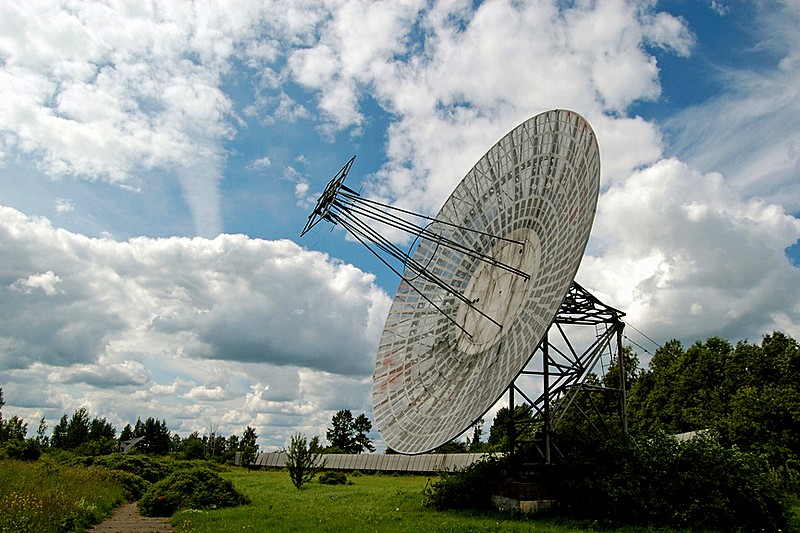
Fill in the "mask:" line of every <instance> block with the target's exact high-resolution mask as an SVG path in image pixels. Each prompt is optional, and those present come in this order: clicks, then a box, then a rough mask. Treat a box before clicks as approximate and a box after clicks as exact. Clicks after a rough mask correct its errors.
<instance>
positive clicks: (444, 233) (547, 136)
mask: <svg viewBox="0 0 800 533" xmlns="http://www.w3.org/2000/svg"><path fill="white" fill-rule="evenodd" d="M353 159H354V158H353ZM353 159H350V161H348V162H347V164H345V165H344V167H342V169H341V170H340V171H339V173H337V175H336V176H335V177H334V178H333V179H332V180H331V181H330V182H329V183H328V186H327V187H326V189H325V191H324V192H323V194H322V195H321V197H320V199H319V201H318V203H317V206H316V208H315V209H314V211H313V212H312V213H311V215H310V216H309V219H308V223H307V224H306V226H305V228H304V229H303V232H302V233H301V235H303V234H305V233H306V232H307V231H309V230H310V229H311V228H312V227H313V226H314V225H316V224H317V223H318V222H319V221H320V220H322V219H325V220H328V221H329V222H331V223H333V224H338V225H341V226H342V227H344V228H345V229H346V230H347V231H348V232H350V233H351V234H352V235H353V236H354V237H355V238H356V239H357V240H359V241H360V242H361V243H362V244H364V245H365V246H366V247H367V248H368V249H370V251H372V252H373V253H374V254H375V255H376V256H377V257H378V258H379V259H381V260H382V261H383V262H384V263H385V264H386V265H387V266H389V268H391V269H392V270H393V271H394V272H395V273H396V274H398V275H399V276H400V278H401V281H400V285H399V287H398V289H397V294H396V296H395V298H394V301H393V302H392V305H391V308H390V310H389V314H388V317H387V319H386V324H385V326H384V330H383V334H382V336H381V340H380V344H379V347H378V353H377V357H376V362H375V369H374V374H373V392H372V400H373V414H374V419H375V425H376V428H377V429H378V431H379V432H380V434H381V437H382V438H383V439H384V441H385V442H386V443H387V445H388V446H390V447H391V448H392V449H394V450H395V451H397V452H400V453H409V454H416V453H424V452H426V451H429V450H432V449H434V448H436V447H438V446H440V445H442V444H444V443H446V442H448V441H450V440H452V439H453V438H454V437H456V436H458V435H459V434H461V433H463V431H464V430H466V429H467V428H468V427H469V426H470V425H472V424H473V423H474V422H475V421H476V420H478V419H479V418H480V417H481V416H482V415H483V414H484V413H485V412H486V411H487V410H488V409H489V408H490V407H491V406H492V405H493V404H494V403H495V402H496V401H497V400H498V399H499V397H500V396H501V395H502V394H503V393H504V392H505V391H506V390H509V391H511V393H512V402H513V390H514V389H513V384H514V381H515V379H516V378H517V377H518V376H519V375H520V374H521V373H522V372H523V371H524V369H525V367H526V365H527V363H528V361H529V360H530V359H531V357H532V356H533V354H534V352H535V351H536V350H537V349H538V348H540V347H541V346H542V345H543V340H544V341H546V335H547V331H548V329H549V328H550V326H551V324H553V323H554V319H555V318H556V315H557V313H559V310H561V311H562V314H563V312H564V311H565V310H564V309H562V305H563V304H564V303H565V298H567V296H568V294H580V296H581V297H583V296H585V295H586V294H588V293H585V291H583V289H582V288H580V287H579V286H578V288H579V289H580V291H579V293H576V291H577V290H578V289H576V288H575V287H576V286H577V284H574V282H573V278H574V276H575V273H576V271H577V270H578V266H579V264H580V261H581V258H582V256H583V253H584V249H585V247H586V243H587V241H588V238H589V233H590V230H591V226H592V222H593V220H594V214H595V209H596V204H597V197H598V192H599V186H600V156H599V151H598V145H597V140H596V138H595V135H594V132H593V131H592V129H591V127H590V126H589V124H588V122H587V121H586V120H585V119H584V118H583V117H582V116H580V115H579V114H577V113H575V112H572V111H568V110H560V109H558V110H552V111H548V112H545V113H542V114H539V115H536V116H534V117H532V118H530V119H528V120H526V121H525V122H523V123H522V124H520V125H518V126H517V127H515V128H514V129H512V130H511V131H510V132H508V133H507V134H506V135H505V136H503V138H502V139H500V140H499V141H498V142H497V143H496V144H495V145H494V146H492V147H491V148H490V149H489V151H488V152H486V154H484V155H483V157H481V158H480V159H479V160H478V161H477V163H475V165H474V166H473V167H472V169H471V170H470V171H469V172H468V173H467V174H466V176H465V177H464V178H463V179H462V180H461V182H460V183H459V184H458V185H457V186H456V187H455V189H454V190H453V192H452V193H451V195H450V197H449V198H448V199H447V200H446V201H445V203H444V205H443V206H442V208H441V209H440V210H439V212H438V214H437V215H436V216H435V217H427V216H423V215H420V214H417V213H411V212H409V211H405V210H401V209H398V208H395V207H392V206H388V205H383V204H380V203H377V202H375V201H372V200H368V199H365V198H362V197H361V196H360V195H359V194H358V193H356V192H355V191H353V190H352V189H349V188H348V187H347V186H345V185H344V179H345V178H346V176H347V173H348V172H349V170H350V168H351V166H352V164H353ZM380 227H391V228H394V229H400V230H403V231H406V232H408V233H409V234H411V235H412V236H413V237H414V240H413V245H412V250H410V251H405V250H402V249H401V248H399V247H398V246H396V245H395V244H393V243H392V242H391V241H390V240H389V239H387V238H385V237H383V236H382V235H381V233H380V232H379V231H378V229H376V228H380ZM579 300H580V298H579ZM576 301H577V300H574V299H571V300H570V302H572V304H575V302H576ZM581 301H586V300H585V299H584V300H581ZM595 301H596V299H595V300H592V299H591V297H590V302H591V305H594V303H595ZM598 303H599V302H598ZM591 305H590V306H589V307H591ZM600 305H602V304H600ZM567 307H568V308H567V309H566V313H567V315H569V313H570V312H572V313H573V314H574V313H576V312H577V313H578V314H581V313H583V314H586V313H587V312H588V313H589V314H592V312H593V311H591V310H588V309H589V308H587V307H586V306H581V303H580V302H578V303H577V307H575V305H572V307H569V306H567ZM578 308H580V309H578ZM608 309H611V308H604V309H603V311H602V312H606V311H607V310H608ZM612 311H615V310H612ZM612 315H613V313H612ZM614 316H615V317H618V315H614ZM595 355H596V354H595V352H594V351H593V352H592V353H591V354H590V356H589V357H588V358H587V357H583V356H580V357H576V358H574V359H578V360H580V361H581V365H583V362H586V361H589V360H590V359H592V358H593V357H595ZM547 357H549V356H546V358H547ZM550 359H551V358H549V359H547V360H546V363H545V374H547V373H548V371H547V367H548V365H550ZM583 366H585V365H583ZM583 366H581V368H579V369H573V371H572V372H570V373H567V374H568V377H567V378H565V380H566V381H565V383H566V382H569V383H571V384H574V378H573V377H572V376H577V378H576V379H578V380H580V379H581V377H580V375H581V374H585V369H584V368H583ZM565 390H566V389H565ZM549 392H550V391H546V394H547V397H546V398H545V402H544V403H545V407H544V409H545V411H547V409H548V407H547V404H548V402H549V399H550V397H551V395H550V393H549ZM532 403H534V404H535V402H532ZM534 407H536V405H534ZM536 408H537V409H539V407H536ZM548 453H549V452H548Z"/></svg>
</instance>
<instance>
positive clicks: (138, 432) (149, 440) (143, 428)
mask: <svg viewBox="0 0 800 533" xmlns="http://www.w3.org/2000/svg"><path fill="white" fill-rule="evenodd" d="M133 436H134V438H135V437H144V439H143V440H142V441H141V442H140V443H139V444H138V447H139V449H140V450H142V451H143V452H145V453H151V454H155V455H166V454H167V453H169V449H170V444H171V443H172V440H171V439H170V433H169V429H167V421H166V420H158V419H155V418H153V417H147V420H145V421H144V422H142V419H141V418H137V419H136V425H135V426H134V428H133Z"/></svg>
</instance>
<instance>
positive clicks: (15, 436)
mask: <svg viewBox="0 0 800 533" xmlns="http://www.w3.org/2000/svg"><path fill="white" fill-rule="evenodd" d="M4 405H5V401H4V399H3V389H2V388H0V449H5V451H6V454H7V455H8V456H10V457H12V458H19V459H36V458H38V457H39V455H40V454H41V452H42V451H45V450H49V451H59V450H62V451H68V452H73V453H75V454H76V455H107V454H110V453H114V452H116V451H118V450H119V448H120V444H121V443H122V442H125V441H130V440H133V439H139V438H141V439H140V440H139V441H138V442H137V443H136V445H135V448H136V449H137V450H138V451H140V452H143V453H148V454H153V455H166V454H169V453H171V454H175V455H176V456H179V457H182V458H185V459H212V460H216V461H219V462H233V460H234V457H235V454H236V453H237V452H241V453H242V460H243V461H246V462H248V463H251V462H252V461H253V459H254V458H255V455H256V454H257V453H258V447H259V446H258V444H257V443H256V441H257V440H258V435H257V434H256V431H255V429H254V428H252V427H250V426H247V427H246V428H245V430H244V432H243V433H242V435H241V436H240V435H230V436H228V437H226V436H224V435H221V434H219V433H218V432H217V431H216V430H215V429H213V427H212V429H211V430H210V431H209V432H207V433H204V434H203V435H200V434H199V432H197V431H194V432H192V433H191V434H189V435H188V436H187V437H181V436H180V435H179V434H177V433H171V432H170V431H169V429H168V427H167V422H166V420H161V419H157V418H153V417H148V418H147V419H145V420H144V421H142V419H141V418H138V419H137V420H136V423H135V424H134V425H131V424H126V425H125V427H124V428H123V429H122V431H120V432H119V436H117V429H116V428H115V427H114V425H113V424H111V423H110V422H108V421H107V420H106V419H105V418H99V417H94V418H92V417H90V415H89V413H88V411H87V410H86V408H85V407H81V408H79V409H77V410H76V411H75V412H74V413H73V414H72V416H67V415H66V414H65V415H64V416H62V417H61V419H60V420H59V421H58V423H57V424H56V425H55V426H54V427H53V430H52V432H51V433H50V434H49V435H48V434H47V429H48V427H47V422H46V420H45V418H44V417H42V418H41V419H40V421H39V426H38V428H37V430H36V436H35V437H27V433H28V424H27V423H26V422H25V421H24V420H23V419H21V418H19V417H18V416H16V415H13V416H12V417H10V418H9V419H4V418H3V416H2V408H3V406H4Z"/></svg>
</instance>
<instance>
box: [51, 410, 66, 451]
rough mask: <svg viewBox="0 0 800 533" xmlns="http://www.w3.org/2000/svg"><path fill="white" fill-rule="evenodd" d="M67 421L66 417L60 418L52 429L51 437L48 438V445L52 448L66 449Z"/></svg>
mask: <svg viewBox="0 0 800 533" xmlns="http://www.w3.org/2000/svg"><path fill="white" fill-rule="evenodd" d="M68 425H69V419H68V418H67V415H64V416H62V417H61V420H59V421H58V424H56V426H55V427H54V428H53V435H52V437H50V445H51V446H52V447H53V448H60V449H62V450H63V449H66V448H67V426H68Z"/></svg>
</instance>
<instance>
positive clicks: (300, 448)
mask: <svg viewBox="0 0 800 533" xmlns="http://www.w3.org/2000/svg"><path fill="white" fill-rule="evenodd" d="M316 443H317V439H316V437H315V438H314V439H312V441H311V444H309V443H308V441H307V440H306V438H305V437H303V436H302V435H299V434H298V435H294V436H293V437H292V440H291V441H290V443H289V448H288V449H287V450H285V452H286V455H287V458H286V468H287V470H289V478H291V480H292V484H293V485H294V486H295V487H297V488H298V489H299V488H300V487H302V486H303V483H307V482H309V481H311V480H312V479H314V476H316V475H317V472H319V471H320V470H321V469H322V467H323V466H325V460H324V459H323V460H321V459H320V456H321V453H320V450H319V447H318V445H317V444H316Z"/></svg>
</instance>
